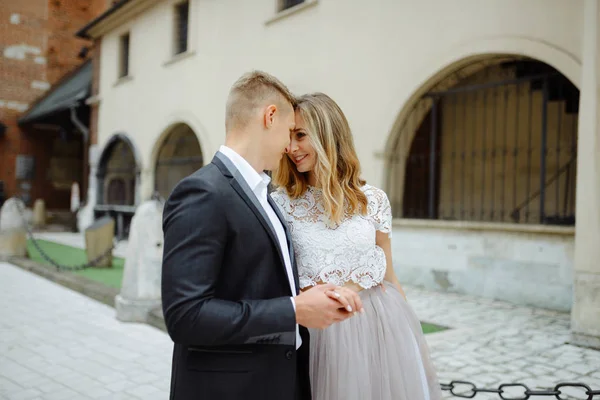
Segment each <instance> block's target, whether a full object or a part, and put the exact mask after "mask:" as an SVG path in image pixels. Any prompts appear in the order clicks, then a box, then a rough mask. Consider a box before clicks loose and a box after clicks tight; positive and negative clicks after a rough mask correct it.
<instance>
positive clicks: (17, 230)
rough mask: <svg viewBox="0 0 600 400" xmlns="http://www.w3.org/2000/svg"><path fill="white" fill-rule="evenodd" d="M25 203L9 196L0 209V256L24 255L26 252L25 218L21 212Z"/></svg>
mask: <svg viewBox="0 0 600 400" xmlns="http://www.w3.org/2000/svg"><path fill="white" fill-rule="evenodd" d="M20 210H22V211H23V212H24V210H25V204H24V203H23V201H22V200H21V199H17V198H15V197H11V198H10V199H8V200H6V201H5V202H4V204H3V205H2V209H0V257H14V256H16V257H25V255H26V254H27V230H26V227H27V220H26V217H24V215H23V214H22V213H21V211H20Z"/></svg>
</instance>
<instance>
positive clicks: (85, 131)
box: [71, 106, 90, 145]
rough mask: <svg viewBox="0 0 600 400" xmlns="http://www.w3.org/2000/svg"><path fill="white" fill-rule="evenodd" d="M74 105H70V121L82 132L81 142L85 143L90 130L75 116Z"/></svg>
mask: <svg viewBox="0 0 600 400" xmlns="http://www.w3.org/2000/svg"><path fill="white" fill-rule="evenodd" d="M75 107H76V106H71V122H72V123H73V125H75V127H76V128H77V129H79V131H80V132H81V133H82V135H83V142H84V144H86V145H87V142H88V139H89V137H90V130H89V129H88V128H87V127H86V126H85V125H84V124H83V123H82V122H81V121H80V120H79V119H78V118H77V113H76V112H75Z"/></svg>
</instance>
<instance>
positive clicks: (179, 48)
mask: <svg viewBox="0 0 600 400" xmlns="http://www.w3.org/2000/svg"><path fill="white" fill-rule="evenodd" d="M189 11H190V3H189V2H188V1H184V2H183V3H179V4H177V5H176V6H175V54H180V53H184V52H186V51H187V49H188V20H189Z"/></svg>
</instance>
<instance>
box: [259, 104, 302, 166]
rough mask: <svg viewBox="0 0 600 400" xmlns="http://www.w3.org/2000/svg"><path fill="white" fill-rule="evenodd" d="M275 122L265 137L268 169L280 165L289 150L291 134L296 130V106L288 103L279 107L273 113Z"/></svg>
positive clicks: (265, 155)
mask: <svg viewBox="0 0 600 400" xmlns="http://www.w3.org/2000/svg"><path fill="white" fill-rule="evenodd" d="M271 118H273V122H272V124H271V126H270V129H268V130H267V131H266V137H265V138H264V142H263V143H264V150H265V152H264V157H265V164H266V166H265V167H266V169H267V170H270V171H272V170H274V169H276V168H277V167H278V166H279V161H280V160H281V157H282V156H283V155H284V154H285V153H286V152H287V150H288V147H289V145H290V135H291V133H292V132H293V131H294V127H295V118H294V108H293V107H292V105H291V104H289V103H286V104H284V105H283V106H281V107H279V108H277V110H276V111H275V112H274V113H273V115H272V117H271Z"/></svg>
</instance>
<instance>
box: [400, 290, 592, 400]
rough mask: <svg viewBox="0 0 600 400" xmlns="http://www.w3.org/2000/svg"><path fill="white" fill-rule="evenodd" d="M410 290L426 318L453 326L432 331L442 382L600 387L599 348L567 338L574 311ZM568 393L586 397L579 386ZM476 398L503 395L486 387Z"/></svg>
mask: <svg viewBox="0 0 600 400" xmlns="http://www.w3.org/2000/svg"><path fill="white" fill-rule="evenodd" d="M406 292H407V296H408V298H409V302H410V303H411V305H412V306H413V308H414V309H415V312H416V313H417V315H418V316H419V318H420V319H421V320H422V321H427V322H433V323H436V324H439V325H443V326H449V327H452V328H454V329H452V330H449V331H443V332H440V333H435V334H431V335H427V341H428V343H429V345H430V347H431V351H432V355H433V358H434V362H435V365H436V367H437V368H438V374H439V377H440V381H441V382H442V383H448V382H450V381H451V380H465V381H470V382H473V383H474V384H475V385H477V386H478V387H485V388H491V389H497V388H498V386H499V384H501V383H515V382H519V383H523V384H525V385H527V386H528V387H529V388H530V389H535V390H540V389H542V388H554V386H555V385H556V384H558V383H560V382H580V383H585V384H587V385H588V386H591V388H592V389H594V390H600V351H594V350H590V349H584V348H580V347H576V346H572V345H569V344H566V343H567V342H568V340H569V324H570V317H569V314H566V313H559V312H554V311H549V310H541V309H535V308H528V307H520V306H515V305H511V304H508V303H503V302H499V301H493V300H487V299H481V298H476V297H470V296H464V295H457V294H448V293H444V294H441V293H434V292H429V291H423V290H419V289H416V288H411V287H408V288H407V289H406ZM599 323H600V321H599ZM523 393H524V391H523V389H522V388H514V389H511V392H509V394H507V395H505V396H507V397H509V396H513V397H515V398H523ZM563 393H565V394H566V395H569V394H571V395H573V396H576V397H575V398H578V399H585V398H587V396H585V395H582V392H581V391H580V390H572V389H568V388H567V389H564V390H563ZM565 394H563V395H562V396H565ZM447 398H451V397H449V396H447ZM476 398H477V399H498V398H499V397H498V395H497V394H486V393H482V394H478V395H477V397H476ZM535 398H542V397H535ZM543 398H548V397H543ZM598 398H599V399H600V397H598Z"/></svg>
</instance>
